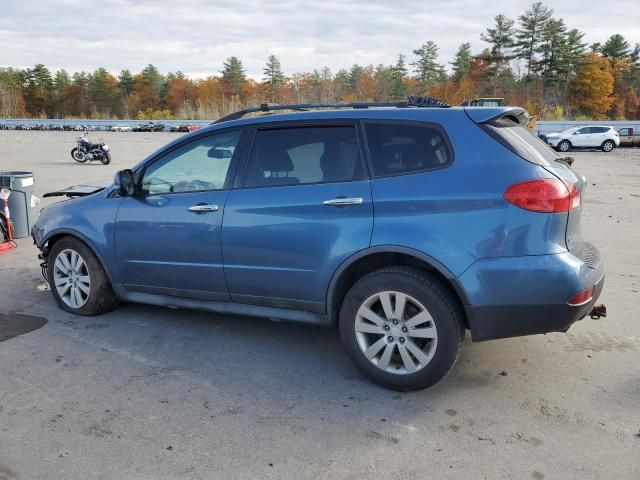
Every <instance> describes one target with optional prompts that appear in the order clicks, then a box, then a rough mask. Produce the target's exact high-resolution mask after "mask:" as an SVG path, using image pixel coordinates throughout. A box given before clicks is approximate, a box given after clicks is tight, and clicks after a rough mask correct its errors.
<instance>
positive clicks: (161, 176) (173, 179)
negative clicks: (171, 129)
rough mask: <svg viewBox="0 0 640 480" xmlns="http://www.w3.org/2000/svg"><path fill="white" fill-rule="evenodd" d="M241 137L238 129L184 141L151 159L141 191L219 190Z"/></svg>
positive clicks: (149, 193) (147, 192)
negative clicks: (159, 157) (163, 155)
mask: <svg viewBox="0 0 640 480" xmlns="http://www.w3.org/2000/svg"><path fill="white" fill-rule="evenodd" d="M239 139H240V131H235V132H226V133H221V134H218V135H211V136H208V137H206V138H202V139H199V140H196V141H195V142H192V143H189V144H187V145H184V146H182V147H180V148H178V149H176V150H174V151H172V152H170V153H168V154H167V155H166V156H165V157H163V158H161V159H160V160H158V161H157V162H154V163H153V164H151V165H150V166H149V167H147V169H146V170H145V172H144V177H143V179H142V193H143V194H148V195H159V194H163V193H179V192H197V191H203V190H220V189H222V188H223V187H224V182H225V179H226V178H227V173H228V170H229V165H230V164H231V158H232V157H233V153H234V151H235V149H236V145H237V144H238V140H239Z"/></svg>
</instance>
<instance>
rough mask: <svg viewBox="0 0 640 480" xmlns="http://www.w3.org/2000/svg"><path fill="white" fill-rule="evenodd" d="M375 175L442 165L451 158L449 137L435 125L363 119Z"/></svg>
mask: <svg viewBox="0 0 640 480" xmlns="http://www.w3.org/2000/svg"><path fill="white" fill-rule="evenodd" d="M364 128H365V135H366V139H367V146H368V149H369V156H370V158H371V166H372V167H373V176H374V177H387V176H392V175H403V174H408V173H415V172H422V171H426V170H433V169H437V168H442V167H444V166H446V165H448V164H449V163H451V161H452V160H453V152H452V150H451V147H450V144H449V141H448V139H447V138H446V136H445V134H444V132H443V131H442V130H441V129H440V128H439V127H437V126H434V125H430V124H420V123H403V122H393V123H384V122H375V123H373V122H371V123H365V126H364Z"/></svg>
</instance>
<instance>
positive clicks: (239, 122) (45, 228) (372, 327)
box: [32, 98, 604, 390]
mask: <svg viewBox="0 0 640 480" xmlns="http://www.w3.org/2000/svg"><path fill="white" fill-rule="evenodd" d="M313 106H316V107H325V109H316V110H315V111H310V109H309V107H313ZM326 107H333V108H332V109H330V110H327V109H326ZM344 107H350V108H344ZM284 108H288V109H289V110H290V111H289V113H281V114H279V115H274V114H273V113H274V112H273V110H280V109H284ZM259 110H262V111H264V112H268V113H272V114H270V115H259V116H255V117H252V118H241V117H243V115H244V114H246V113H248V112H256V111H259ZM291 110H297V111H294V112H291ZM526 121H527V113H526V112H525V111H524V110H522V109H520V108H512V107H497V108H479V107H466V108H464V107H456V108H447V107H446V106H444V105H442V104H439V103H437V102H433V101H430V100H425V99H422V98H418V99H415V98H410V99H409V101H408V102H403V103H400V104H397V105H396V104H382V105H380V104H355V105H354V104H334V105H294V106H286V107H285V106H282V107H273V106H266V105H263V106H261V107H260V108H256V109H251V110H247V111H243V112H240V113H237V114H232V115H231V116H229V117H226V118H224V119H222V120H221V121H218V122H216V123H215V124H213V125H211V126H209V127H207V128H204V129H202V130H198V131H197V132H194V133H191V134H188V135H185V136H182V137H180V138H178V139H177V140H175V141H174V142H172V143H170V144H169V145H167V146H165V147H164V148H162V149H160V150H159V151H157V152H156V153H153V154H152V155H150V156H149V157H147V158H146V159H144V160H143V161H142V162H140V163H139V164H138V165H137V166H135V167H134V168H132V169H131V170H124V171H121V172H119V173H118V174H117V175H116V180H115V182H114V184H112V185H109V186H106V187H96V186H84V187H81V188H71V189H69V190H63V191H60V192H53V193H52V194H51V195H66V196H68V197H71V198H72V200H68V201H64V202H59V203H56V204H53V205H51V206H49V207H47V208H45V209H44V210H43V211H42V213H41V215H40V217H39V219H38V221H37V223H36V225H35V227H34V228H33V232H32V233H33V237H34V240H35V243H36V245H37V246H38V248H39V249H40V250H42V254H41V256H40V257H41V259H42V260H43V272H44V273H45V275H46V276H47V278H48V281H49V283H50V286H51V291H52V293H53V296H54V298H55V300H56V302H57V303H58V305H59V306H60V308H62V309H63V310H65V311H67V312H71V313H74V314H77V315H97V314H101V313H104V312H107V311H109V310H111V309H113V308H114V307H116V305H117V304H118V302H121V301H124V302H140V303H146V304H153V305H163V306H169V307H174V308H176V307H177V308H194V309H204V310H209V311H214V312H221V313H227V314H240V315H255V316H261V317H275V318H281V319H287V320H297V321H302V322H312V323H321V324H326V325H330V326H334V327H336V328H337V329H338V330H339V332H340V337H341V340H342V343H343V344H344V347H345V349H346V352H347V354H348V355H349V356H350V357H351V359H352V361H353V362H354V364H355V365H356V366H357V367H358V369H360V371H361V372H362V373H363V374H364V375H366V376H367V377H368V378H370V379H371V380H373V381H374V382H376V383H378V384H380V385H382V386H385V387H387V388H392V389H397V390H411V389H420V388H425V387H428V386H430V385H433V384H434V383H436V382H437V381H438V380H440V379H441V378H443V377H444V376H445V375H446V374H447V373H448V372H449V371H450V370H451V368H452V367H453V366H454V364H455V362H456V360H457V358H458V356H459V354H460V348H461V345H462V341H463V337H464V335H465V331H466V330H469V331H470V333H471V338H472V339H473V340H474V341H482V340H490V339H496V338H505V337H514V336H519V335H532V334H539V333H546V332H555V331H560V332H564V331H566V330H567V329H568V328H569V327H570V326H571V325H572V324H573V323H574V322H575V321H576V320H579V319H581V318H583V317H584V316H585V315H587V314H589V313H591V314H592V315H593V314H596V315H600V314H604V311H603V310H602V309H598V308H594V303H595V302H596V300H597V298H598V296H599V295H600V292H601V290H602V287H603V281H604V266H603V262H602V260H601V257H600V254H599V252H598V250H597V249H596V248H595V247H594V246H593V245H591V244H589V243H587V242H585V241H584V240H583V238H582V235H581V232H580V217H581V211H582V195H583V193H584V189H585V179H584V178H583V177H582V176H580V175H578V174H577V173H576V172H574V171H573V170H572V168H570V166H569V164H568V162H567V161H566V160H565V159H563V158H561V157H558V156H557V155H556V154H555V153H554V152H553V151H552V150H551V149H550V148H549V147H548V146H547V145H545V144H544V143H543V142H542V141H540V140H539V139H537V138H535V137H534V136H532V135H531V134H530V133H529V131H527V130H526V129H525V128H523V126H522V125H524V124H525V123H526ZM229 321H237V320H231V319H230V320H229Z"/></svg>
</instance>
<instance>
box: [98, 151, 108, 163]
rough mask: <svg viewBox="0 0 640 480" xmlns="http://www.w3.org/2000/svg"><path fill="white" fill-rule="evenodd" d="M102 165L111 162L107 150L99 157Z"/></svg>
mask: <svg viewBox="0 0 640 480" xmlns="http://www.w3.org/2000/svg"><path fill="white" fill-rule="evenodd" d="M100 161H101V162H102V164H103V165H109V164H110V163H111V154H110V153H109V152H104V155H103V156H102V158H101V159H100Z"/></svg>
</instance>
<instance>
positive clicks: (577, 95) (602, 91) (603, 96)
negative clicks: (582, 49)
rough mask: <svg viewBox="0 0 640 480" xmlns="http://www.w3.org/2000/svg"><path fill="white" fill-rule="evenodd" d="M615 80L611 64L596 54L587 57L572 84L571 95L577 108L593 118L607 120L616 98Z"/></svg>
mask: <svg viewBox="0 0 640 480" xmlns="http://www.w3.org/2000/svg"><path fill="white" fill-rule="evenodd" d="M613 83H614V78H613V74H612V72H611V66H610V64H609V62H608V61H607V60H606V59H605V58H603V57H601V56H600V55H598V54H596V53H590V54H588V55H587V56H586V57H585V63H584V64H583V65H582V66H581V67H580V68H579V69H578V72H577V74H576V76H575V78H574V79H573V80H572V82H571V95H572V98H573V102H574V104H575V106H576V107H577V108H578V109H579V110H580V111H581V112H583V113H585V114H587V115H589V116H591V117H593V118H598V119H602V118H606V117H605V114H606V112H607V111H608V110H609V108H610V107H611V104H612V103H613V100H614V98H613V97H612V96H611V94H612V93H613Z"/></svg>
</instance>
